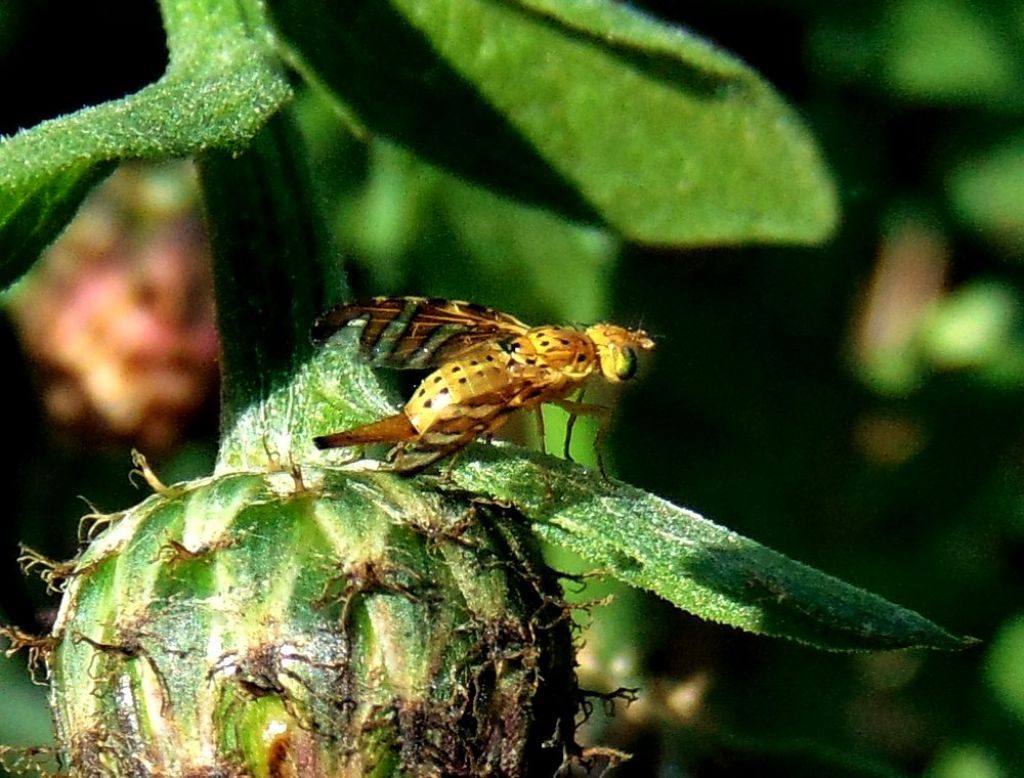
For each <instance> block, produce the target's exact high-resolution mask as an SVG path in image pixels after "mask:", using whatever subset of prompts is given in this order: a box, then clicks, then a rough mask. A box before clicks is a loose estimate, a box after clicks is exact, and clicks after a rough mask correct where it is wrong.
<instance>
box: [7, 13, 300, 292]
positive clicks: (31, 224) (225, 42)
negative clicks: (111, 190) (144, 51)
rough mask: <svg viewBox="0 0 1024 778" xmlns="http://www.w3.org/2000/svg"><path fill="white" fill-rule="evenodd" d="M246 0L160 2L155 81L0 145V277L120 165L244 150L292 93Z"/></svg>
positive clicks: (10, 274)
mask: <svg viewBox="0 0 1024 778" xmlns="http://www.w3.org/2000/svg"><path fill="white" fill-rule="evenodd" d="M254 8H255V5H254V4H252V3H250V2H249V1H248V0H246V2H244V3H236V2H232V1H231V0H165V2H164V3H162V10H163V14H164V22H165V25H166V27H167V31H168V45H169V47H170V50H171V60H170V66H169V67H168V69H167V73H166V75H164V76H163V78H161V79H160V80H159V81H158V82H157V83H155V84H152V85H151V86H148V87H145V88H144V89H142V90H140V91H139V92H136V93H135V94H133V95H130V96H128V97H125V98H123V99H121V100H114V101H111V102H107V103H103V104H101V105H97V106H93V107H90V108H84V109H82V110H81V111H77V112H75V113H73V114H69V115H67V116H63V117H60V118H58V119H53V120H51V121H47V122H43V123H42V124H40V125H38V126H36V127H34V128H32V129H30V130H26V131H23V132H20V133H18V134H17V135H14V136H13V137H11V138H7V139H5V140H3V141H0V243H2V244H3V246H4V248H5V251H4V257H3V265H2V267H0V283H3V284H7V283H10V282H11V281H13V280H15V279H16V278H17V277H18V276H19V275H21V273H23V272H24V271H25V270H27V269H28V267H29V266H30V264H31V263H32V262H34V261H35V259H36V257H37V256H38V255H39V253H40V252H41V251H42V250H43V249H44V248H45V247H46V246H47V245H48V244H49V243H50V242H51V241H52V240H53V239H54V238H55V237H56V236H57V234H58V233H59V232H60V230H61V229H63V227H64V225H65V224H66V223H67V221H68V220H69V219H70V218H71V217H72V216H73V215H74V212H75V210H76V209H77V208H78V206H79V204H80V203H81V201H82V199H83V198H84V197H85V195H86V194H87V193H88V191H89V189H90V188H91V187H92V186H93V185H94V184H95V183H97V182H98V181H99V180H100V179H102V178H103V177H104V176H105V175H107V174H108V173H109V172H110V171H111V170H112V169H113V166H114V164H115V163H116V162H118V161H120V160H125V159H132V158H145V159H166V158H170V157H182V156H188V155H191V154H195V153H198V152H200V151H203V150H205V149H209V148H239V147H241V146H243V145H244V144H245V143H246V142H247V141H248V140H249V139H250V138H251V137H252V136H253V134H254V133H255V132H256V131H257V130H258V129H259V127H260V126H261V125H262V124H263V123H264V122H265V121H266V120H267V118H268V117H269V116H270V115H271V114H272V113H273V112H274V111H276V110H277V109H278V108H279V107H280V106H281V105H282V104H283V103H284V102H285V101H286V100H287V99H288V97H289V95H290V91H289V88H288V85H287V83H286V82H285V80H284V78H283V76H282V75H281V73H280V72H279V71H278V69H277V67H276V65H275V64H274V63H273V61H272V60H271V59H269V58H268V57H267V55H266V53H265V52H264V49H263V45H262V44H261V43H260V42H258V40H257V39H254V37H253V35H252V30H253V27H255V29H256V31H257V32H258V34H259V35H262V34H263V33H264V31H263V30H262V29H260V28H261V26H262V25H261V24H260V22H259V15H258V12H257V11H255V10H254Z"/></svg>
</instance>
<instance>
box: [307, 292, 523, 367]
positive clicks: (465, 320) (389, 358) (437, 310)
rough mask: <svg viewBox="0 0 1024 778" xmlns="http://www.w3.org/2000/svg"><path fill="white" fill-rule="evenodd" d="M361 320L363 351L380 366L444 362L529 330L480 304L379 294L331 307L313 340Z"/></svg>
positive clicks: (320, 338) (319, 339)
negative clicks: (474, 348) (368, 298)
mask: <svg viewBox="0 0 1024 778" xmlns="http://www.w3.org/2000/svg"><path fill="white" fill-rule="evenodd" d="M360 320H365V324H363V329H362V332H361V333H360V335H359V347H360V351H361V352H362V353H363V354H364V355H365V356H366V357H367V358H368V359H370V361H371V362H372V363H373V364H375V365H381V366H384V367H392V368H399V369H403V368H425V367H432V366H436V365H440V364H442V363H444V362H447V361H449V360H452V359H454V358H456V357H457V356H458V355H459V354H460V353H462V352H464V351H465V350H466V349H468V348H470V347H472V346H475V345H477V344H479V343H484V342H486V341H489V340H495V339H497V338H501V337H503V336H509V335H513V336H514V335H521V334H522V333H524V332H526V330H527V329H528V327H527V325H525V324H523V322H521V321H519V319H516V318H515V317H514V316H509V315H508V314H507V313H502V312H501V311H496V310H494V309H492V308H485V307H484V306H482V305H477V304H475V303H467V302H461V301H459V300H441V299H434V298H426V297H374V298H372V299H370V300H365V301H358V302H352V303H342V304H341V305H338V306H336V307H335V308H332V309H331V310H330V311H328V312H327V313H325V314H324V315H323V316H321V317H320V318H318V319H317V320H316V323H315V324H314V325H313V339H314V340H316V341H317V342H323V341H325V340H326V339H327V338H329V337H330V336H331V335H332V334H334V333H335V332H337V331H338V330H340V329H341V328H342V327H345V326H348V325H351V324H353V323H355V322H358V321H360Z"/></svg>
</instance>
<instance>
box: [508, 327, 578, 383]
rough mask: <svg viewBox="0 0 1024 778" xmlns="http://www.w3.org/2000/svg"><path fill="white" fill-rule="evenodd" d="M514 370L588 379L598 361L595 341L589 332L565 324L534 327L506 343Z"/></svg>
mask: <svg viewBox="0 0 1024 778" xmlns="http://www.w3.org/2000/svg"><path fill="white" fill-rule="evenodd" d="M505 350H506V351H507V352H508V354H509V356H510V358H511V361H512V365H513V369H516V368H517V367H518V368H519V369H520V370H523V371H529V370H530V369H531V368H537V369H546V370H553V371H556V372H558V373H560V374H562V375H563V376H564V377H565V378H567V379H569V380H570V381H582V380H584V379H585V378H587V377H588V376H589V375H590V374H591V373H592V372H593V370H594V367H595V365H596V364H597V353H596V351H595V350H594V344H593V342H592V341H591V340H590V338H588V337H587V336H586V335H584V334H583V333H582V332H577V331H576V330H570V329H564V328H562V327H534V328H533V329H531V330H529V331H527V332H525V333H523V334H522V335H520V336H519V337H516V338H513V339H512V340H510V341H508V342H507V343H506V344H505Z"/></svg>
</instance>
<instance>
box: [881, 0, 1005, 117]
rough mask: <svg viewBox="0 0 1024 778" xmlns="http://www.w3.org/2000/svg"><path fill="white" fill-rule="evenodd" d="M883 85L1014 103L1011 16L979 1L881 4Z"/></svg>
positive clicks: (946, 99)
mask: <svg viewBox="0 0 1024 778" xmlns="http://www.w3.org/2000/svg"><path fill="white" fill-rule="evenodd" d="M887 16H888V18H887V19H886V24H885V26H884V27H882V28H881V29H880V31H879V37H880V38H881V39H882V40H883V41H884V42H885V50H884V52H883V57H882V75H883V78H884V84H885V86H886V87H887V88H888V89H890V90H893V91H895V92H898V93H900V94H901V95H903V96H905V97H910V98H916V99H922V100H928V101H932V102H940V103H966V104H979V103H980V104H984V103H989V104H993V105H1000V106H1001V107H1002V108H1003V109H1004V110H1005V108H1006V106H1007V103H1011V104H1016V105H1017V106H1018V107H1019V106H1020V102H1021V101H1020V96H1021V86H1022V84H1021V80H1020V77H1019V75H1018V72H1017V67H1016V65H1015V64H1014V62H1015V53H1014V47H1015V46H1016V45H1017V43H1016V41H1015V40H1014V38H1013V33H1012V28H1013V22H1014V20H1013V18H1012V16H1011V15H1008V14H1004V13H1002V12H1001V10H1000V9H997V8H992V7H987V8H986V7H985V4H978V5H976V4H973V3H962V2H958V0H904V1H903V2H901V3H891V4H889V7H888V8H887Z"/></svg>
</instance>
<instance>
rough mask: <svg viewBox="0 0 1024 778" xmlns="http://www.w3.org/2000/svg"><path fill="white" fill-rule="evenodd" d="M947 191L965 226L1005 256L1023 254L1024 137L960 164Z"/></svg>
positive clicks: (1004, 142)
mask: <svg viewBox="0 0 1024 778" xmlns="http://www.w3.org/2000/svg"><path fill="white" fill-rule="evenodd" d="M946 188H947V190H948V192H949V197H950V201H951V203H952V206H953V209H954V211H955V212H956V214H957V215H958V216H959V217H960V218H961V220H963V222H964V223H965V224H967V225H968V226H969V227H971V228H972V229H974V230H975V231H977V232H978V233H980V234H981V235H982V237H985V238H987V239H988V240H989V241H991V242H993V243H995V244H996V245H997V246H999V247H1000V248H1003V249H1004V250H1005V251H1006V252H1007V253H1008V254H1011V255H1019V254H1020V252H1021V251H1022V250H1024V134H1017V135H1015V136H1011V137H1009V138H1006V139H1005V140H1003V141H1001V142H1000V143H998V144H996V145H993V146H992V147H991V148H988V149H985V150H984V151H981V152H979V153H976V154H973V155H971V156H970V157H968V158H967V159H965V160H963V161H962V162H961V163H960V164H958V165H957V166H956V168H955V169H954V170H953V171H952V172H951V173H950V175H949V176H948V179H947V182H946Z"/></svg>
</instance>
